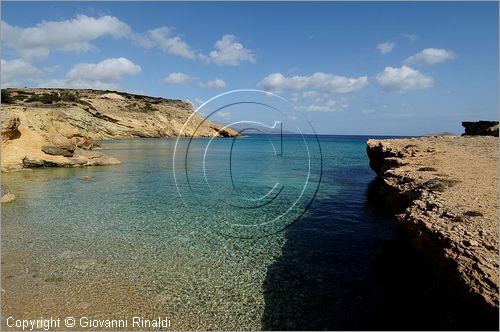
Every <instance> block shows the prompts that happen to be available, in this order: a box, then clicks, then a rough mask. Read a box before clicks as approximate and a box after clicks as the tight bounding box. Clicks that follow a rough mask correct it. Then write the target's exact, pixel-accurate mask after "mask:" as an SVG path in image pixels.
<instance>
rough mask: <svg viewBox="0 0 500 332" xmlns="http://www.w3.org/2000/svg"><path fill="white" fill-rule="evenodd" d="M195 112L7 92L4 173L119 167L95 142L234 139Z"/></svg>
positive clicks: (64, 92)
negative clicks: (95, 166) (93, 166)
mask: <svg viewBox="0 0 500 332" xmlns="http://www.w3.org/2000/svg"><path fill="white" fill-rule="evenodd" d="M193 113H194V111H193V106H192V105H191V104H190V103H189V102H186V101H182V100H176V99H165V98H158V97H149V96H142V95H136V94H130V93H124V92H117V91H101V90H89V89H49V88H33V89H31V88H25V89H17V88H16V89H4V90H2V170H3V171H9V170H17V169H21V168H26V167H28V168H31V167H41V166H90V165H102V164H114V163H119V161H118V160H116V159H114V158H111V157H107V156H105V155H104V154H102V153H100V152H97V151H95V150H96V144H95V143H94V141H95V140H107V139H123V138H133V137H176V136H179V135H180V136H195V137H211V136H216V137H229V136H234V135H236V132H235V131H233V130H231V129H224V130H221V128H222V126H221V125H220V124H217V123H214V122H211V121H204V119H203V118H201V117H200V116H198V115H197V114H193ZM188 119H189V121H188ZM186 122H187V124H186V125H184V124H185V123H186Z"/></svg>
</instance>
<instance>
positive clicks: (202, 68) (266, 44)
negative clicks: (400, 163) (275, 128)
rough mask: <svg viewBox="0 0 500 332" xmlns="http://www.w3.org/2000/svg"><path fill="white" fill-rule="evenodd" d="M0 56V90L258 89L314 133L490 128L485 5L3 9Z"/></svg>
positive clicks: (492, 65) (489, 16) (493, 34)
mask: <svg viewBox="0 0 500 332" xmlns="http://www.w3.org/2000/svg"><path fill="white" fill-rule="evenodd" d="M2 51H3V52H2V86H3V87H7V86H61V87H64V86H67V87H94V88H109V89H116V90H125V91H131V92H138V93H144V94H148V95H155V96H162V97H167V98H176V99H189V100H190V101H192V102H193V103H194V104H195V105H198V104H199V103H201V102H203V101H205V100H207V99H209V98H211V97H213V96H215V95H217V94H219V93H221V92H225V91H229V90H233V89H242V88H253V89H264V90H268V91H272V92H275V93H278V94H279V95H282V96H283V97H285V98H287V99H290V100H292V101H293V102H294V103H295V104H296V105H297V109H298V110H299V111H300V112H301V113H302V114H303V115H304V116H306V117H307V118H308V119H309V121H310V122H311V124H312V125H313V127H314V128H315V129H316V131H317V132H319V133H324V134H327V133H328V134H381V135H419V134H426V133H432V132H436V131H452V132H455V133H461V132H462V128H461V126H460V123H461V121H464V120H476V119H498V72H499V68H498V3H497V2H483V3H480V2H479V3H478V2H473V3H472V2H471V3H464V2H456V3H453V2H441V3H432V2H420V3H415V2H413V3H394V2H384V3H360V2H354V3H345V2H342V3H340V2H328V3H325V2H321V3H262V2H258V3H227V2H222V3H169V2H154V3H132V2H109V3H104V2H88V3H83V2H52V3H25V2H17V3H14V2H2ZM215 120H217V119H215ZM218 120H220V121H224V120H227V119H222V118H221V119H218Z"/></svg>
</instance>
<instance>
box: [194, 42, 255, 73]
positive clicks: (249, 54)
mask: <svg viewBox="0 0 500 332" xmlns="http://www.w3.org/2000/svg"><path fill="white" fill-rule="evenodd" d="M214 48H215V49H214V50H213V51H212V52H210V54H209V55H208V56H201V58H202V59H204V60H205V61H207V62H211V63H215V64H216V65H219V66H237V65H239V64H240V63H242V62H245V61H247V62H250V63H255V62H256V60H255V55H254V53H253V51H252V50H249V49H248V48H245V47H244V46H243V44H241V43H239V42H238V39H237V38H236V36H234V35H224V36H222V39H220V40H218V41H217V42H216V43H215V45H214Z"/></svg>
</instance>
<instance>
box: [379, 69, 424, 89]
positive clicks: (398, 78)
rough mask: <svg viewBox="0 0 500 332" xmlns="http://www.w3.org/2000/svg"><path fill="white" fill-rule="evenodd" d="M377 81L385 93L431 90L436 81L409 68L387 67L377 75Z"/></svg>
mask: <svg viewBox="0 0 500 332" xmlns="http://www.w3.org/2000/svg"><path fill="white" fill-rule="evenodd" d="M376 80H377V82H378V84H380V86H381V87H382V89H384V90H385V91H408V90H417V89H426V88H430V87H431V86H432V85H433V84H434V80H433V79H432V77H430V76H426V75H424V74H422V73H420V72H419V71H418V70H415V69H412V68H410V67H408V66H402V67H400V68H393V67H385V69H384V71H383V72H382V73H379V74H377V76H376Z"/></svg>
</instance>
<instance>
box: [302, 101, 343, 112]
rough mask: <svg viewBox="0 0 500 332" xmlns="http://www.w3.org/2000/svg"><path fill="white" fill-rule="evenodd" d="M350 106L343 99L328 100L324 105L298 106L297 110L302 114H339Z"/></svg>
mask: <svg viewBox="0 0 500 332" xmlns="http://www.w3.org/2000/svg"><path fill="white" fill-rule="evenodd" d="M348 106H349V104H347V102H346V101H345V100H343V99H341V100H333V99H330V100H327V101H325V102H322V103H313V104H309V105H306V106H298V107H297V109H298V110H299V111H302V112H337V111H341V110H344V109H346V108H347V107H348Z"/></svg>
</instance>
